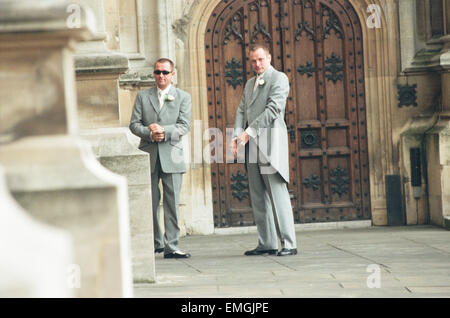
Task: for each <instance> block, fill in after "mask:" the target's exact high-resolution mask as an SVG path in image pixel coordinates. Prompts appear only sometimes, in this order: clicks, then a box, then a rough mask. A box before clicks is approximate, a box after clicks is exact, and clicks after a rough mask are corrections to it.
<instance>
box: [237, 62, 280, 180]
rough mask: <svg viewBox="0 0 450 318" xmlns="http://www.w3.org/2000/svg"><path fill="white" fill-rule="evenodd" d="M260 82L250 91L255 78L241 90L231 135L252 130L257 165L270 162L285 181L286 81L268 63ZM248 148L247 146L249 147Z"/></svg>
mask: <svg viewBox="0 0 450 318" xmlns="http://www.w3.org/2000/svg"><path fill="white" fill-rule="evenodd" d="M262 79H263V80H264V84H263V85H258V87H257V88H256V91H255V92H254V91H253V88H254V85H255V80H256V77H252V78H250V79H249V80H248V81H247V83H246V84H245V88H244V93H243V95H242V98H241V102H240V104H239V107H238V109H237V112H236V122H235V126H234V128H235V131H234V136H238V135H239V134H240V133H241V132H242V131H243V130H244V129H245V128H246V127H247V126H248V127H251V128H253V129H254V130H255V131H256V134H257V137H256V139H257V140H256V141H255V140H251V142H253V141H255V142H256V144H257V147H258V149H259V150H260V154H261V153H262V156H263V157H265V158H263V160H261V159H258V163H259V164H261V165H264V164H267V163H270V166H271V167H272V168H273V169H275V170H276V171H277V172H278V173H280V175H281V176H282V177H283V179H284V180H285V181H286V182H289V145H288V136H287V128H286V123H285V121H284V114H285V109H286V99H287V97H288V95H289V80H288V78H287V76H286V74H284V73H282V72H279V71H277V70H276V69H274V68H273V67H272V66H270V67H269V68H268V69H267V70H266V71H265V72H264V75H263V77H262ZM250 147H251V146H250Z"/></svg>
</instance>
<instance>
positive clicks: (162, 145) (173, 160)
mask: <svg viewBox="0 0 450 318" xmlns="http://www.w3.org/2000/svg"><path fill="white" fill-rule="evenodd" d="M169 95H170V96H172V97H173V100H172V101H167V100H166V101H165V102H164V107H162V109H161V110H160V107H159V100H158V93H157V88H156V87H152V88H149V89H145V90H141V91H140V92H139V93H138V94H137V96H136V100H135V102H134V108H133V113H132V115H131V121H130V130H131V131H132V132H133V134H135V135H136V136H139V137H141V142H140V144H139V149H141V150H143V151H145V152H148V153H149V154H150V164H151V170H152V172H154V171H155V165H156V156H157V154H159V157H160V162H161V168H162V170H163V172H165V173H185V172H186V164H185V162H184V161H185V160H184V151H183V143H182V141H181V137H182V136H183V135H185V134H187V133H188V132H189V129H190V127H191V109H192V103H191V95H189V94H188V93H187V92H185V91H182V90H181V89H178V88H175V87H174V86H172V87H171V88H170V90H169ZM153 123H158V124H159V125H161V126H162V127H164V132H165V140H164V141H161V142H154V141H153V140H152V139H151V137H150V131H149V130H148V128H147V127H148V126H149V125H150V124H153Z"/></svg>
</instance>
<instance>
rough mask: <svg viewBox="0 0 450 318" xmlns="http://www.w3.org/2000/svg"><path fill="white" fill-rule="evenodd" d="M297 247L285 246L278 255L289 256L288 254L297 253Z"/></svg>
mask: <svg viewBox="0 0 450 318" xmlns="http://www.w3.org/2000/svg"><path fill="white" fill-rule="evenodd" d="M296 254H297V249H296V248H291V249H289V248H283V249H282V250H281V251H279V252H278V254H277V256H288V255H296Z"/></svg>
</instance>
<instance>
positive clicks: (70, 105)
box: [0, 0, 133, 297]
mask: <svg viewBox="0 0 450 318" xmlns="http://www.w3.org/2000/svg"><path fill="white" fill-rule="evenodd" d="M89 13H90V11H89V10H85V9H84V8H82V7H81V6H78V5H76V4H75V5H74V4H71V3H69V2H64V1H59V0H41V1H34V0H20V1H17V0H16V1H10V0H4V1H0V43H1V46H0V82H1V83H2V85H1V86H0V143H1V145H0V164H2V165H3V166H4V168H5V173H6V180H7V185H8V188H9V189H10V191H11V193H12V195H13V196H14V198H15V199H16V200H17V202H19V203H20V205H21V206H22V207H23V208H24V209H25V210H27V211H28V212H29V213H30V214H31V215H32V216H33V217H35V218H36V219H38V220H40V221H41V222H44V223H47V224H50V225H53V226H55V227H58V228H61V229H64V230H66V231H68V232H69V233H70V234H71V235H72V237H73V242H74V246H75V253H74V264H76V265H77V266H79V269H80V277H81V282H80V288H79V289H77V290H76V291H75V292H76V294H75V295H76V296H79V297H131V296H132V295H133V290H132V273H131V261H130V260H131V255H130V233H129V231H130V229H129V227H130V224H129V216H128V213H129V211H128V193H127V183H126V179H125V178H124V177H121V176H118V175H116V174H114V173H112V172H110V171H109V170H107V169H105V168H104V167H103V166H101V165H100V164H99V163H98V161H97V160H96V158H95V156H94V155H93V153H92V149H91V146H90V144H89V143H88V142H86V141H84V140H82V139H80V138H79V137H77V136H76V135H77V133H78V118H77V104H76V91H75V76H74V67H73V65H74V60H73V51H74V49H75V43H76V42H77V41H80V40H87V39H88V38H89V37H90V36H91V35H92V29H93V22H94V20H93V19H92V15H90V14H89Z"/></svg>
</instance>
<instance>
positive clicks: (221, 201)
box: [205, 0, 370, 227]
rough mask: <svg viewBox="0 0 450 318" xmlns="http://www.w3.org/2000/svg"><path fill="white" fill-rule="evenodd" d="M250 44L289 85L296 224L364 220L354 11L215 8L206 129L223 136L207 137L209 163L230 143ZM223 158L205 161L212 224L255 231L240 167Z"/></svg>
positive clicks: (289, 1)
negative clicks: (264, 52)
mask: <svg viewBox="0 0 450 318" xmlns="http://www.w3.org/2000/svg"><path fill="white" fill-rule="evenodd" d="M254 43H266V44H267V45H268V46H269V47H270V49H271V53H272V65H273V66H274V67H275V68H277V69H279V70H282V71H284V72H285V73H286V74H287V76H288V77H289V80H290V84H291V90H290V95H289V97H288V103H287V107H286V118H285V119H286V124H287V126H288V129H289V143H290V156H291V157H290V169H291V170H290V184H289V191H290V193H291V199H292V205H293V209H294V218H295V222H296V223H309V222H327V221H341V220H361V219H370V198H369V170H368V169H369V167H368V156H367V138H366V108H365V96H364V67H363V54H362V48H363V44H362V43H363V42H362V34H361V26H360V22H359V19H358V17H357V15H356V13H355V11H354V9H353V7H352V6H351V5H350V4H349V2H348V1H346V0H234V1H233V0H230V1H226V0H224V1H221V2H220V4H218V5H217V7H216V8H215V9H214V11H213V13H212V15H211V17H210V19H209V22H208V24H207V28H206V35H205V45H206V47H205V49H206V69H207V74H206V75H207V83H208V102H209V105H208V112H209V126H210V127H211V128H212V127H217V128H219V129H220V130H221V131H222V132H223V140H222V139H221V138H220V136H219V135H217V136H215V137H213V138H212V143H213V144H214V143H215V146H214V147H215V150H214V152H213V153H212V158H216V159H217V158H219V159H220V158H221V156H218V154H217V153H216V151H221V150H220V149H222V147H223V148H224V149H225V147H226V141H227V140H230V138H231V134H230V133H229V131H230V128H232V127H233V126H234V119H235V114H236V108H237V106H238V104H239V101H240V98H241V95H242V91H243V88H244V84H245V82H246V81H247V79H249V78H250V77H252V76H254V74H253V71H252V69H251V65H250V62H249V60H248V58H247V57H248V52H249V47H250V46H251V45H252V44H254ZM227 128H228V130H227ZM227 131H228V132H227ZM226 132H227V133H226ZM224 153H225V152H224ZM225 159H226V157H225V154H224V155H223V160H217V161H218V162H217V163H212V165H211V175H212V192H213V200H214V202H213V206H214V222H215V226H218V227H226V226H242V225H252V224H254V222H253V216H252V210H251V206H250V198H249V191H248V181H247V176H246V171H245V167H244V165H243V164H239V163H226V160H225Z"/></svg>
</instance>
